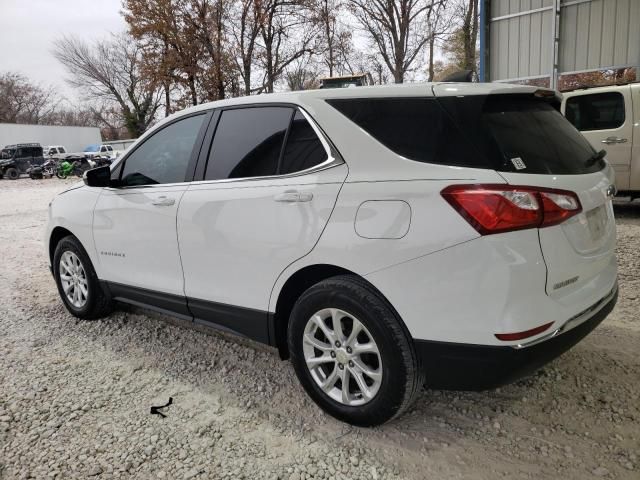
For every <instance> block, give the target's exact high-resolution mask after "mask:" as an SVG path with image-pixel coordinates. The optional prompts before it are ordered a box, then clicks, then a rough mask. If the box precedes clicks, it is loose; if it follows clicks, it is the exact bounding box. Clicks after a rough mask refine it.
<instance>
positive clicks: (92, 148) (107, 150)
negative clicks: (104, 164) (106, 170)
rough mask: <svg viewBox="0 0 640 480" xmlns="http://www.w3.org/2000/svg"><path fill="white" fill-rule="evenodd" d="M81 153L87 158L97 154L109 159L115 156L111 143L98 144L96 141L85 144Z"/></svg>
mask: <svg viewBox="0 0 640 480" xmlns="http://www.w3.org/2000/svg"><path fill="white" fill-rule="evenodd" d="M82 153H83V154H84V155H85V156H86V157H88V158H91V157H95V156H97V155H99V156H101V157H109V158H111V159H114V158H116V153H115V152H114V150H113V147H112V146H111V145H100V144H97V143H96V144H93V145H87V146H86V147H85V149H84V151H83V152H82Z"/></svg>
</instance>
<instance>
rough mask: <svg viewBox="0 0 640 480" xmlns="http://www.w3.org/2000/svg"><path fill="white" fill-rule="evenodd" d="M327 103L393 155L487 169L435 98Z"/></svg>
mask: <svg viewBox="0 0 640 480" xmlns="http://www.w3.org/2000/svg"><path fill="white" fill-rule="evenodd" d="M327 102H328V103H329V104H330V105H331V106H333V107H334V108H336V109H337V110H338V111H339V112H340V113H342V114H343V115H345V116H346V117H347V118H349V119H350V120H351V121H353V122H354V123H356V124H357V125H358V126H359V127H360V128H362V129H363V130H365V131H366V132H367V133H369V134H370V135H371V136H372V137H373V138H375V139H376V140H377V141H379V142H380V143H382V144H383V145H384V146H385V147H387V148H389V149H390V150H392V151H393V152H395V153H397V154H398V155H401V156H403V157H405V158H408V159H410V160H415V161H418V162H425V163H437V164H442V165H456V166H469V167H480V168H489V167H490V165H488V164H487V163H486V160H485V159H484V158H481V157H478V156H477V155H474V152H473V151H472V150H470V145H469V143H468V142H466V141H465V139H464V136H463V134H462V132H461V131H460V130H459V129H458V127H457V126H456V125H455V124H454V123H453V121H452V120H451V118H450V117H449V115H447V114H446V112H444V111H443V109H442V108H441V107H440V105H439V104H438V102H437V101H436V99H435V98H432V97H420V98H403V97H400V98H349V99H330V100H327Z"/></svg>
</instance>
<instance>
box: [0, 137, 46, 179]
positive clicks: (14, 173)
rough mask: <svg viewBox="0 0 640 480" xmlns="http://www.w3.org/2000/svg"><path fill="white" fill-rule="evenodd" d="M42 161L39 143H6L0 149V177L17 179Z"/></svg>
mask: <svg viewBox="0 0 640 480" xmlns="http://www.w3.org/2000/svg"><path fill="white" fill-rule="evenodd" d="M43 163H44V158H43V157H42V147H41V146H40V144H39V143H18V144H16V145H7V146H5V147H4V148H3V149H2V150H1V151H0V178H8V179H9V180H17V179H18V178H19V177H20V175H22V174H25V173H27V172H28V171H29V169H30V168H31V167H32V166H39V165H42V164H43Z"/></svg>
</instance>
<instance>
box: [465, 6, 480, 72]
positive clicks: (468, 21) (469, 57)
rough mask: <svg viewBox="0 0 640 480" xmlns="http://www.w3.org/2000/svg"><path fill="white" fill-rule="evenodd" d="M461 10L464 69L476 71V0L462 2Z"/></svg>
mask: <svg viewBox="0 0 640 480" xmlns="http://www.w3.org/2000/svg"><path fill="white" fill-rule="evenodd" d="M462 11H463V13H464V17H463V18H464V20H463V22H462V27H461V32H462V46H463V49H464V69H465V70H473V71H474V72H475V71H477V67H476V58H477V49H476V48H477V47H476V45H477V43H478V0H467V3H463V7H462Z"/></svg>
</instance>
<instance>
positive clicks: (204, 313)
mask: <svg viewBox="0 0 640 480" xmlns="http://www.w3.org/2000/svg"><path fill="white" fill-rule="evenodd" d="M216 122H217V124H216ZM212 124H216V125H217V126H212V129H213V128H215V137H214V139H213V142H212V143H211V147H210V149H209V148H206V149H205V148H203V153H202V154H201V158H200V160H199V163H198V170H200V169H201V181H199V182H194V183H193V184H192V185H191V186H190V187H189V189H188V190H187V192H186V193H185V194H184V197H183V199H182V202H181V204H180V209H179V212H178V235H179V244H180V255H181V258H182V265H183V268H184V277H185V294H186V296H187V298H188V303H189V309H190V310H191V312H192V313H193V315H194V316H195V317H196V320H197V321H204V322H211V323H215V324H217V325H221V326H223V327H226V328H229V329H231V330H233V331H235V332H237V333H240V334H243V335H246V336H249V337H251V338H254V339H257V340H260V341H267V340H268V332H267V313H266V312H267V310H268V305H269V297H270V294H271V290H272V288H273V285H274V284H275V282H276V279H277V278H278V276H279V275H280V273H281V272H282V271H283V270H284V269H285V268H286V267H287V266H288V265H289V264H291V263H292V262H294V261H295V260H297V259H298V258H300V257H302V256H304V255H306V254H307V253H309V252H310V251H311V249H312V248H313V246H314V245H315V243H316V242H317V241H318V239H319V238H320V235H321V233H322V231H323V229H324V227H325V225H326V223H327V221H328V219H329V216H330V215H331V212H332V210H333V207H334V204H335V202H336V198H337V195H338V192H339V191H340V188H341V186H342V183H343V181H344V179H345V178H346V175H347V168H346V165H345V164H344V163H342V162H340V161H337V160H335V159H334V158H333V156H332V153H331V150H330V148H329V145H328V143H327V142H326V140H325V139H324V138H323V137H322V136H321V135H322V134H321V133H320V131H319V130H317V128H316V127H315V125H313V123H312V120H311V119H310V118H308V117H307V116H306V115H305V114H304V113H303V112H302V111H300V110H297V109H295V108H294V107H290V106H281V105H279V106H256V107H243V108H232V109H226V110H223V111H222V112H221V113H220V114H219V115H218V118H216V119H214V121H212ZM205 145H206V143H205Z"/></svg>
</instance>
